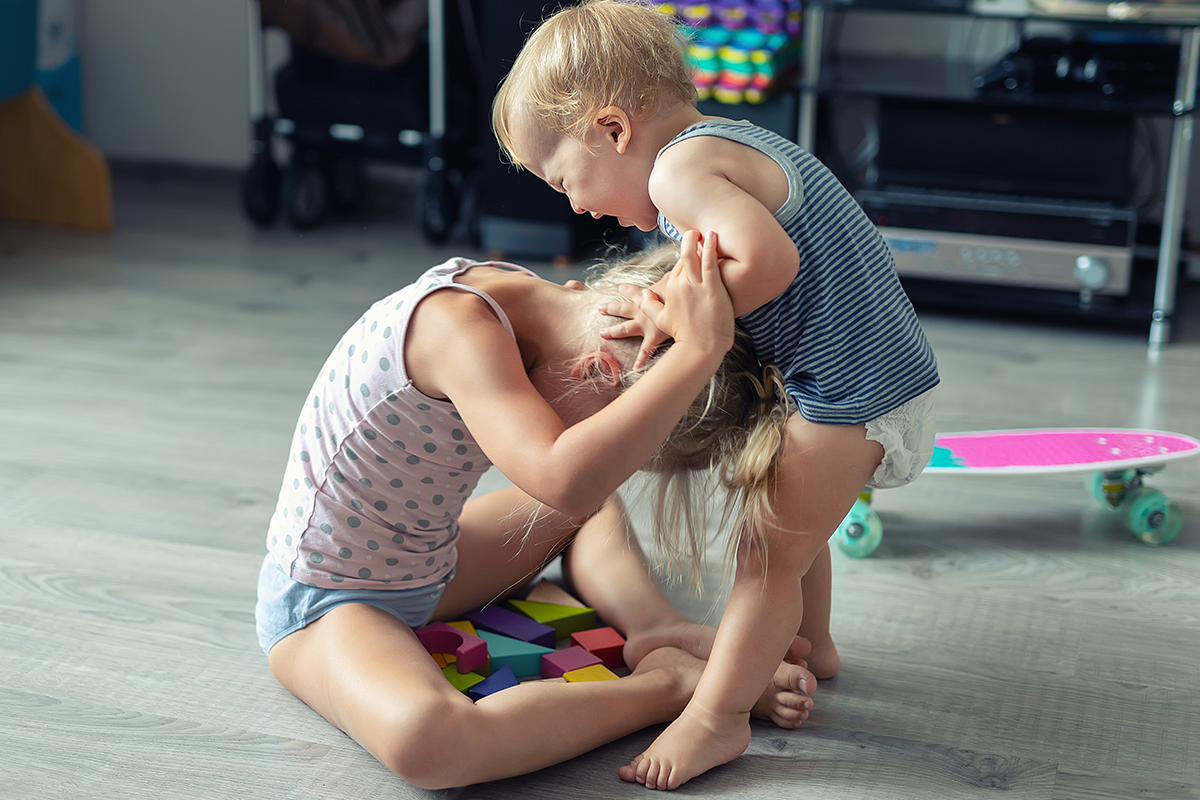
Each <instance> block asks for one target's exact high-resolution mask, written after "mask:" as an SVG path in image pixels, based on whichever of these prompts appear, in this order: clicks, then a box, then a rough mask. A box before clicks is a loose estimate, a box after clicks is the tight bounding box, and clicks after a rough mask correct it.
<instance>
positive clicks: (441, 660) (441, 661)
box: [429, 653, 454, 669]
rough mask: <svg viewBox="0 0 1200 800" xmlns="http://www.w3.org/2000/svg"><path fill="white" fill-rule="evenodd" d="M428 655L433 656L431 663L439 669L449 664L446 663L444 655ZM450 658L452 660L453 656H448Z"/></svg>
mask: <svg viewBox="0 0 1200 800" xmlns="http://www.w3.org/2000/svg"><path fill="white" fill-rule="evenodd" d="M429 655H431V656H433V663H435V664H437V665H438V667H440V668H441V669H445V668H446V665H447V664H448V663H449V662H447V661H446V654H445V653H430V654H429ZM450 658H454V656H450Z"/></svg>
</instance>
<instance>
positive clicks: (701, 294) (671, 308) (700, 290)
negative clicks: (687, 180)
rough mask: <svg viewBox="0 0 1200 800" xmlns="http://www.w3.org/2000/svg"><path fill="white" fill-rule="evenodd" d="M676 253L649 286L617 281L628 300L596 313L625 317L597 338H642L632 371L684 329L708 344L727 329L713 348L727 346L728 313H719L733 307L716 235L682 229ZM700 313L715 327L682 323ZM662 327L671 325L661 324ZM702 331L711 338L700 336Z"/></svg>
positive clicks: (730, 331) (730, 333)
mask: <svg viewBox="0 0 1200 800" xmlns="http://www.w3.org/2000/svg"><path fill="white" fill-rule="evenodd" d="M680 253H681V255H680V258H679V261H678V262H676V264H675V267H674V268H673V269H672V270H671V272H670V273H668V274H667V275H666V276H665V277H664V278H662V280H660V281H659V282H658V283H656V284H655V285H654V286H653V287H652V288H650V289H644V288H641V287H637V286H630V285H625V284H623V285H621V286H620V287H619V288H620V290H621V292H622V294H624V295H625V296H627V297H629V298H630V300H629V301H628V302H624V303H604V304H602V305H601V306H600V310H601V311H602V312H604V313H606V314H609V315H611V316H616V317H625V318H626V319H627V320H628V321H627V322H623V323H620V324H618V325H613V326H610V327H608V328H606V329H604V330H602V331H601V332H600V335H601V336H602V337H604V338H606V339H620V338H624V337H628V336H641V337H642V346H641V349H640V350H639V351H638V356H637V360H636V362H635V363H634V368H635V369H636V368H640V367H641V366H642V365H644V364H645V363H646V362H647V361H649V360H650V358H651V357H653V355H654V352H655V351H656V350H657V349H658V346H659V345H660V344H662V343H663V342H665V341H667V340H668V339H675V340H676V341H679V340H680V337H681V330H684V329H686V330H688V334H687V336H688V337H689V338H690V340H692V341H697V342H698V341H699V340H701V339H704V340H706V341H709V342H711V343H715V342H717V341H718V340H719V341H725V340H724V336H725V333H726V332H727V333H728V337H729V338H728V341H727V342H726V343H724V344H722V345H718V346H720V347H721V352H722V353H724V352H725V351H727V350H728V349H729V348H730V347H731V346H732V342H733V338H732V337H733V325H732V317H726V316H725V312H726V311H728V312H729V313H730V314H732V310H733V306H732V302H731V301H730V300H729V295H728V292H727V291H726V289H725V284H724V283H723V282H722V281H721V273H720V270H719V269H718V268H717V263H718V259H717V235H716V234H715V233H711V232H710V233H709V235H708V236H707V237H704V239H703V240H702V239H701V236H700V233H699V231H688V232H686V233H685V234H684V235H683V239H682V240H681V242H680ZM670 298H674V299H673V300H672V299H670ZM693 304H699V305H693ZM702 315H712V316H705V317H703V318H704V319H708V320H709V322H711V323H712V324H714V325H715V326H716V327H714V328H711V329H709V330H707V331H704V332H701V331H700V330H698V329H697V328H695V327H690V328H689V327H688V326H689V325H694V324H695V323H697V322H699V320H700V319H701V318H702ZM668 325H674V326H677V327H676V328H670V327H664V326H668ZM704 333H708V334H712V336H710V337H706V336H704V335H703V334H704Z"/></svg>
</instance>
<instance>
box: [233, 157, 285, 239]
mask: <svg viewBox="0 0 1200 800" xmlns="http://www.w3.org/2000/svg"><path fill="white" fill-rule="evenodd" d="M279 183H280V173H279V167H278V166H276V164H275V162H274V161H272V160H271V159H270V158H266V157H262V156H259V157H256V158H255V159H254V161H253V162H251V164H250V166H249V167H247V168H246V171H245V173H243V174H242V210H243V211H245V212H246V216H247V217H249V218H250V219H251V221H253V222H254V224H255V225H257V226H259V227H260V228H265V227H266V226H268V225H270V224H271V223H272V222H274V221H275V216H276V215H277V214H278V213H279Z"/></svg>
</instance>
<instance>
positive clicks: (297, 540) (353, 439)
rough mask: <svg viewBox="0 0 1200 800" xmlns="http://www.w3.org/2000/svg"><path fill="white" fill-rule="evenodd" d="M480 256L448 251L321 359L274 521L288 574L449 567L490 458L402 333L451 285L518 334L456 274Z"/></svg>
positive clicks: (437, 574)
mask: <svg viewBox="0 0 1200 800" xmlns="http://www.w3.org/2000/svg"><path fill="white" fill-rule="evenodd" d="M489 265H491V266H499V267H503V268H506V269H516V270H520V271H522V272H527V270H524V269H521V268H519V267H513V266H512V265H509V264H494V265H493V264H489ZM473 266H477V262H474V261H469V260H467V259H451V260H450V261H447V262H446V263H445V264H442V265H441V266H438V267H434V268H433V269H431V270H429V271H427V272H426V273H425V274H424V275H422V276H421V277H420V278H419V279H418V280H417V281H416V282H415V283H413V284H411V285H409V286H406V287H405V288H403V289H401V290H400V291H398V292H396V293H395V294H393V295H391V296H389V297H385V298H384V299H382V300H380V301H379V302H377V303H376V304H375V305H373V306H371V308H370V309H369V310H368V311H367V312H366V313H365V314H364V315H363V316H362V318H361V319H359V320H358V322H357V323H355V324H354V325H353V326H352V327H351V328H350V330H348V331H346V334H345V335H344V336H343V337H342V339H341V341H340V342H338V345H337V347H336V348H334V351H333V353H331V354H330V356H329V358H328V359H327V360H326V362H325V365H324V367H322V369H321V372H320V374H319V375H318V376H317V379H316V381H315V382H314V383H313V387H312V390H311V391H310V392H309V395H308V398H307V399H306V401H305V403H304V407H303V409H302V410H301V412H300V418H299V420H298V422H297V424H296V431H295V434H294V435H293V438H292V448H291V453H290V458H289V461H288V465H287V469H286V471H285V473H284V480H283V487H282V488H281V490H280V492H279V504H278V505H277V506H276V508H275V513H274V515H273V516H272V518H271V523H270V528H269V530H268V533H267V546H268V548H269V550H270V552H271V554H272V556H273V557H274V559H275V561H276V562H277V563H278V564H279V566H280V567H282V568H283V571H284V572H285V573H286V574H287V575H289V576H290V577H291V578H292V579H293V580H296V581H299V582H301V583H305V584H310V585H312V586H320V587H324V588H340V589H408V588H415V587H418V586H425V585H428V584H431V583H436V582H438V581H441V580H444V579H445V578H446V576H447V575H448V574H449V573H450V572H451V571H452V570H453V569H454V565H455V562H456V560H457V550H456V548H455V545H456V543H457V541H458V533H459V528H458V517H459V514H460V513H461V511H462V507H463V504H464V503H466V500H467V498H468V497H469V496H470V494H471V492H472V490H474V488H475V486H476V484H477V483H478V482H479V478H480V477H481V476H482V475H483V473H484V472H486V471H487V470H488V468H489V467H490V466H491V462H490V461H489V460H488V459H487V457H486V456H485V455H484V454H483V451H482V450H480V449H479V445H478V444H476V442H475V440H474V439H473V438H472V436H471V434H470V432H469V431H468V430H467V428H466V426H465V425H464V424H463V422H462V418H461V417H459V415H458V412H457V411H455V409H454V406H453V404H451V403H449V402H447V401H444V400H436V399H433V398H430V397H426V396H425V395H423V394H422V393H421V392H419V391H418V390H417V389H416V387H414V386H413V384H412V381H411V380H409V377H408V374H407V370H406V369H405V364H404V340H405V333H406V331H407V329H408V324H409V320H410V319H411V317H412V313H413V310H414V309H415V308H416V306H417V304H418V303H419V302H420V301H421V300H422V299H423V298H424V297H426V296H427V295H429V294H430V293H431V292H434V291H437V290H439V289H444V288H446V287H453V288H454V289H458V290H462V291H468V292H472V293H473V294H477V295H479V296H480V297H481V298H483V299H484V300H485V301H487V302H488V303H489V304H490V305H491V306H492V308H493V309H494V310H495V312H496V314H497V315H498V316H499V318H500V321H501V322H502V323H503V324H504V327H505V329H507V330H508V332H509V334H512V325H511V324H510V323H509V321H508V317H507V316H506V315H505V314H504V312H503V311H502V310H501V309H500V307H499V306H498V305H497V304H496V302H495V301H494V300H492V299H491V298H490V297H488V296H487V295H486V294H484V293H483V292H480V291H479V290H477V289H475V288H473V287H470V286H466V285H463V284H457V283H455V282H454V278H455V276H457V275H459V274H461V273H462V272H464V271H466V270H467V269H469V268H471V267H473ZM530 274H533V273H530Z"/></svg>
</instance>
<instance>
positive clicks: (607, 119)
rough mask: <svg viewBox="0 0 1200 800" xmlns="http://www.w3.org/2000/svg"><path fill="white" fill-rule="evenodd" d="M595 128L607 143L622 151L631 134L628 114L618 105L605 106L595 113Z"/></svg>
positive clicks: (627, 143)
mask: <svg viewBox="0 0 1200 800" xmlns="http://www.w3.org/2000/svg"><path fill="white" fill-rule="evenodd" d="M596 128H597V129H598V130H599V132H600V133H601V135H602V136H603V137H604V140H605V142H606V143H607V144H610V145H612V146H613V147H615V148H616V151H617V152H618V153H624V152H625V148H627V147H629V139H630V137H631V136H632V135H633V131H632V128H631V124H630V119H629V115H628V114H626V113H625V110H624V109H622V108H620V107H618V106H605V107H604V108H602V109H600V111H599V112H598V113H597V114H596Z"/></svg>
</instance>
